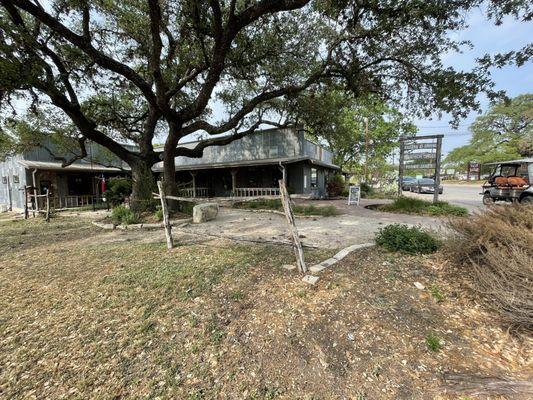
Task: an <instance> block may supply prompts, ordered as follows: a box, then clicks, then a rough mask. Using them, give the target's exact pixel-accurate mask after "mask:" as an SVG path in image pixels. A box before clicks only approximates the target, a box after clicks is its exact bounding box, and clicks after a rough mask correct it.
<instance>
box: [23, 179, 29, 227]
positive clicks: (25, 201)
mask: <svg viewBox="0 0 533 400" xmlns="http://www.w3.org/2000/svg"><path fill="white" fill-rule="evenodd" d="M29 214H30V211H29V210H28V186H26V185H24V219H28V217H29Z"/></svg>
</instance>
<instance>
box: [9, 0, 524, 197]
mask: <svg viewBox="0 0 533 400" xmlns="http://www.w3.org/2000/svg"><path fill="white" fill-rule="evenodd" d="M0 4H1V8H0V101H1V105H2V111H6V106H7V105H8V104H13V99H15V98H20V97H21V96H22V97H24V98H25V99H26V101H27V102H28V103H30V105H31V110H34V111H36V112H39V111H41V112H42V110H43V109H48V107H50V106H51V107H54V108H56V109H58V110H59V111H61V113H62V115H63V116H64V117H65V118H67V119H68V120H69V121H71V122H72V123H73V124H74V125H75V127H76V128H77V129H78V131H79V135H80V140H79V144H80V152H81V153H83V146H84V140H81V139H83V138H85V139H86V140H92V141H94V142H96V143H99V144H100V145H102V146H104V147H106V148H108V149H109V150H110V151H111V152H113V153H114V154H115V155H117V156H118V157H120V158H121V159H122V160H124V161H125V162H127V163H128V164H129V165H130V167H131V169H132V175H133V178H134V198H135V199H137V200H143V199H145V200H146V199H148V198H149V197H150V192H151V189H152V188H151V187H150V182H152V180H151V179H152V178H151V173H150V168H151V167H152V166H153V164H154V163H156V162H158V161H160V160H163V162H164V181H165V186H166V191H167V192H169V193H174V192H175V182H174V179H175V177H174V176H175V173H174V169H175V165H174V159H175V157H176V156H178V155H181V156H189V157H199V156H201V155H202V151H203V149H204V148H205V147H207V146H213V145H222V144H225V143H228V142H229V141H231V140H234V139H235V138H238V137H242V136H243V135H245V134H248V133H250V132H253V131H254V130H256V129H257V128H258V127H260V126H261V125H262V124H264V123H266V122H268V119H272V118H273V117H274V116H277V117H279V115H278V114H279V112H278V111H279V110H280V109H283V107H280V102H281V103H283V102H284V101H285V100H287V99H291V98H294V97H296V96H298V95H299V94H300V93H302V92H303V91H306V90H307V89H309V88H313V87H317V86H321V85H330V84H333V83H334V84H336V85H343V86H344V87H345V88H347V89H348V90H350V91H352V92H353V93H354V95H355V96H361V95H366V94H368V93H374V94H376V95H378V96H380V97H381V98H382V99H383V100H385V101H388V102H400V101H403V104H404V105H405V106H406V107H408V108H410V109H411V110H414V111H416V112H418V113H420V114H422V115H429V114H431V113H433V112H435V111H444V112H449V113H452V114H453V115H454V116H455V117H457V118H460V117H462V116H464V115H465V113H466V112H468V111H469V110H471V109H475V108H477V107H478V103H477V101H476V95H477V94H478V93H479V92H481V91H484V92H491V89H492V84H491V82H490V79H489V77H488V67H489V66H490V65H493V64H494V63H497V64H498V65H501V64H502V63H507V62H516V63H523V62H525V61H526V60H527V59H528V56H529V53H528V52H527V50H528V49H526V51H521V52H518V53H514V52H511V53H508V54H505V55H501V56H499V57H496V58H491V57H486V58H484V59H483V62H482V63H480V65H479V67H478V68H476V69H475V70H473V71H468V72H465V71H456V70H454V69H452V68H447V67H444V66H443V64H442V62H441V56H442V54H444V53H447V52H449V51H453V50H456V49H458V48H459V47H460V45H461V43H459V42H457V41H456V40H454V39H452V36H451V35H450V33H452V32H454V31H457V30H461V29H463V28H464V26H465V18H466V15H467V13H468V11H469V10H471V9H472V8H474V7H478V6H480V5H483V4H485V5H486V10H487V17H488V18H489V19H491V20H492V21H494V22H496V23H499V22H501V21H502V18H503V16H505V15H507V14H511V15H513V16H514V17H515V18H519V19H525V20H529V19H531V8H530V6H529V2H527V1H520V0H519V1H517V0H512V1H511V0H508V1H496V0H493V1H489V2H484V1H481V0H450V1H442V0H426V1H420V0H406V1H401V2H399V1H396V0H382V1H375V0H205V1H200V0H121V1H111V0H96V1H91V2H89V1H84V0H49V1H46V2H42V3H40V2H39V1H38V0H0ZM215 101H218V102H219V103H220V104H222V105H223V106H224V107H225V109H226V110H227V115H226V117H225V119H224V120H221V121H213V118H212V116H211V108H212V106H213V104H214V102H215ZM282 122H290V121H286V120H282ZM273 123H274V122H273ZM158 132H163V134H164V135H165V137H166V139H165V144H164V148H163V149H162V150H156V149H155V148H154V145H153V143H154V139H155V137H156V135H157V134H158ZM195 132H203V133H207V134H208V138H207V139H206V140H203V141H201V142H200V143H198V145H197V146H196V147H195V148H192V149H191V148H185V147H181V146H180V145H179V141H180V139H181V138H183V137H184V136H187V135H189V134H192V133H195ZM221 134H226V135H222V137H221ZM124 141H128V142H134V143H135V144H137V145H138V150H132V149H131V148H130V147H128V146H124V145H122V144H121V143H123V142H124ZM143 183H147V184H144V185H143ZM139 204H140V203H139Z"/></svg>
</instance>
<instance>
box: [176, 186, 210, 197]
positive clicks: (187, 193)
mask: <svg viewBox="0 0 533 400" xmlns="http://www.w3.org/2000/svg"><path fill="white" fill-rule="evenodd" d="M195 192H196V193H195ZM178 195H179V196H181V197H209V189H208V188H203V187H197V188H196V190H194V189H193V188H183V189H179V190H178Z"/></svg>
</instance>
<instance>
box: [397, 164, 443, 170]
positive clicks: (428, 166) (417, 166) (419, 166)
mask: <svg viewBox="0 0 533 400" xmlns="http://www.w3.org/2000/svg"><path fill="white" fill-rule="evenodd" d="M403 167H404V169H434V168H435V164H405V165H404V166H403Z"/></svg>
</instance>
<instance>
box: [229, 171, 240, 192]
mask: <svg viewBox="0 0 533 400" xmlns="http://www.w3.org/2000/svg"><path fill="white" fill-rule="evenodd" d="M238 171H239V170H238V169H237V168H233V169H232V170H231V171H230V172H231V192H232V193H233V196H235V192H236V191H237V172H238Z"/></svg>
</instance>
